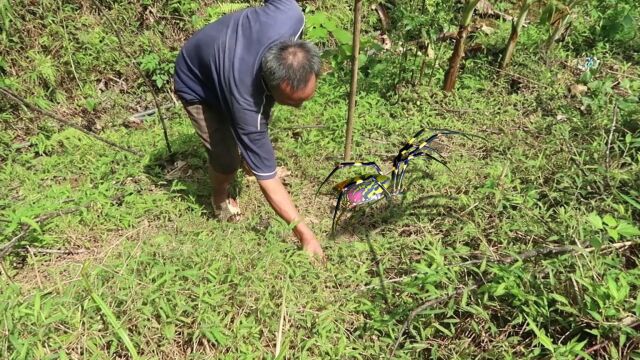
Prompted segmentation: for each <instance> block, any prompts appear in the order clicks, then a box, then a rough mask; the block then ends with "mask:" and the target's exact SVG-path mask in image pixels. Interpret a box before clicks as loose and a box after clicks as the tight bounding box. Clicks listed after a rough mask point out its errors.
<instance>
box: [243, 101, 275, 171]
mask: <svg viewBox="0 0 640 360" xmlns="http://www.w3.org/2000/svg"><path fill="white" fill-rule="evenodd" d="M233 113H234V122H235V125H236V126H235V127H234V135H235V137H236V141H237V143H238V147H239V148H240V153H241V154H242V157H243V158H244V160H245V161H246V162H247V165H248V166H249V169H251V171H252V172H253V175H254V176H255V177H256V179H258V180H269V179H273V178H275V177H276V155H275V153H274V151H273V145H272V144H271V139H269V132H268V129H267V122H266V120H265V119H263V117H262V116H261V115H260V113H259V112H257V111H252V110H247V109H242V108H239V109H234V111H233Z"/></svg>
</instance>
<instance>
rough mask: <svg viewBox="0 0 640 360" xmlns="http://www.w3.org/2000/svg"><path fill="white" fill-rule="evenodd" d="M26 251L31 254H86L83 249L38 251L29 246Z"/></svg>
mask: <svg viewBox="0 0 640 360" xmlns="http://www.w3.org/2000/svg"><path fill="white" fill-rule="evenodd" d="M27 251H30V252H32V253H42V254H62V255H76V254H84V253H86V252H87V250H85V249H78V250H65V249H62V250H58V249H39V248H32V247H30V246H27Z"/></svg>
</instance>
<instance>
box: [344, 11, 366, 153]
mask: <svg viewBox="0 0 640 360" xmlns="http://www.w3.org/2000/svg"><path fill="white" fill-rule="evenodd" d="M361 18H362V0H355V6H354V8H353V50H352V54H351V91H350V92H349V111H348V114H347V134H346V138H345V147H344V161H349V159H350V158H351V143H352V141H353V114H354V112H355V108H356V91H357V88H358V65H359V64H358V56H359V55H360V20H361Z"/></svg>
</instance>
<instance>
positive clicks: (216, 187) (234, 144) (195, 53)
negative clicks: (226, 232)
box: [175, 0, 324, 257]
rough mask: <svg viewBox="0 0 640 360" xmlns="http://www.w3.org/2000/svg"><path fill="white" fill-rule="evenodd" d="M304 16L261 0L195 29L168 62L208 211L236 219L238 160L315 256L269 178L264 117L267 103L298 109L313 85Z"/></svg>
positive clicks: (314, 64)
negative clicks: (200, 165) (199, 153)
mask: <svg viewBox="0 0 640 360" xmlns="http://www.w3.org/2000/svg"><path fill="white" fill-rule="evenodd" d="M303 26H304V15H303V13H302V11H301V9H300V7H299V6H298V4H297V3H296V2H295V1H294V0H265V4H264V5H263V6H261V7H257V8H249V9H246V10H242V11H239V12H235V13H232V14H229V15H227V16H224V17H222V18H220V19H219V20H217V21H215V22H213V23H211V24H209V25H207V26H206V27H204V28H203V29H201V30H200V31H198V32H197V33H195V34H194V35H193V36H192V37H191V38H190V39H189V40H188V41H187V42H186V43H185V44H184V46H183V47H182V49H181V51H180V53H179V55H178V58H177V60H176V69H175V92H176V94H177V95H178V97H179V98H180V99H181V100H182V103H183V104H184V108H185V110H186V112H187V114H188V115H189V117H190V118H191V121H192V123H193V125H194V127H195V129H196V132H197V134H198V136H199V137H200V139H201V140H202V142H203V143H204V146H205V147H206V149H207V153H208V157H209V177H210V179H211V183H212V186H213V196H212V198H211V201H212V205H213V208H214V213H215V215H216V216H217V217H220V218H222V219H223V220H227V221H237V220H238V218H239V215H240V209H239V207H238V203H237V201H236V200H235V199H233V198H232V197H231V196H230V194H229V185H230V184H231V182H232V181H233V179H234V177H235V174H236V171H237V170H238V168H239V167H240V165H241V159H244V161H245V162H246V164H247V165H248V168H249V169H250V170H251V172H252V173H253V175H254V176H255V177H256V178H257V180H258V184H259V185H260V189H261V190H262V192H263V194H264V196H265V197H266V199H267V200H268V202H269V204H270V205H271V207H272V208H273V209H274V210H275V211H276V213H278V215H280V217H281V218H282V219H283V220H285V221H286V222H287V223H288V224H294V228H293V232H294V234H295V235H296V237H297V238H298V239H299V240H300V243H301V245H302V248H303V249H304V250H305V251H307V252H308V253H310V254H312V255H317V256H320V257H323V256H324V255H323V252H322V248H321V246H320V244H319V243H318V241H317V239H316V237H315V235H314V234H313V232H312V231H311V229H310V228H309V227H308V226H307V225H306V224H305V222H304V221H303V219H302V217H301V216H300V215H299V214H298V211H297V210H296V207H295V205H294V204H293V202H292V200H291V197H290V196H289V193H288V192H287V190H286V189H285V187H284V186H283V185H282V183H281V181H280V179H278V177H277V176H276V159H275V155H274V151H273V146H272V144H271V141H270V139H269V134H268V129H267V126H268V123H269V116H270V112H271V108H272V107H273V106H274V104H275V103H278V104H282V105H287V106H293V107H300V106H301V105H302V103H303V102H305V101H307V100H309V99H310V98H311V97H312V96H313V94H314V92H315V89H316V81H317V79H318V76H319V74H320V57H319V52H318V50H317V48H316V47H315V46H313V45H312V44H310V43H308V42H305V41H301V40H299V37H300V34H301V33H302V28H303Z"/></svg>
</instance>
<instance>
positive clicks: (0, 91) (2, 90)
mask: <svg viewBox="0 0 640 360" xmlns="http://www.w3.org/2000/svg"><path fill="white" fill-rule="evenodd" d="M0 94H2V95H4V97H6V98H8V99H10V100H12V101H14V102H16V103H18V104H21V105H22V106H24V107H25V108H27V109H29V110H32V111H35V112H37V113H40V114H42V115H44V116H46V117H48V118H51V119H53V120H55V121H57V122H59V123H61V124H63V125H65V126H68V127H72V128H74V129H76V130H78V131H80V132H82V133H84V134H85V135H89V136H90V137H92V138H94V139H96V140H98V141H100V142H103V143H105V144H107V145H109V146H111V147H114V148H116V149H118V150H122V151H125V152H128V153H129V154H132V155H136V156H139V157H142V154H141V153H139V152H137V151H135V150H131V149H128V148H126V147H124V146H121V145H118V144H116V143H114V142H112V141H109V140H107V139H105V138H103V137H101V136H99V135H97V134H96V133H93V132H91V131H88V130H85V129H83V128H81V127H80V126H78V125H76V124H73V123H71V122H69V121H67V120H64V119H62V118H61V117H59V116H57V115H55V114H53V113H51V112H49V111H46V110H43V109H40V108H39V107H37V106H35V105H33V104H31V103H30V102H28V101H27V100H25V99H23V98H21V97H20V96H18V95H16V94H15V93H13V92H12V91H10V90H9V89H5V88H3V87H0Z"/></svg>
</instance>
